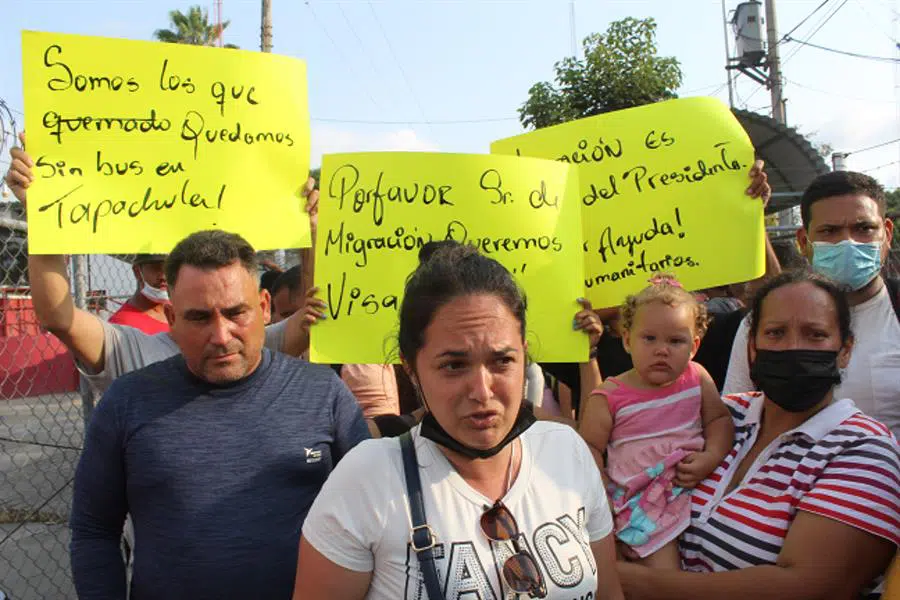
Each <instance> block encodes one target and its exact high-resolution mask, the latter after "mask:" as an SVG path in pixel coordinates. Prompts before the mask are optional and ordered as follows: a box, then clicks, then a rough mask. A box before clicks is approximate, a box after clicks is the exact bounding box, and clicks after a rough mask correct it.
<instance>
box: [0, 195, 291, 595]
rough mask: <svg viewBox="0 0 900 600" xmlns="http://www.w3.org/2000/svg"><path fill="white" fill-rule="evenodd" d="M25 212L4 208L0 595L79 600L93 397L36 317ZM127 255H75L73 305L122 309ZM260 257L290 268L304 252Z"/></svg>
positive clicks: (0, 217)
mask: <svg viewBox="0 0 900 600" xmlns="http://www.w3.org/2000/svg"><path fill="white" fill-rule="evenodd" d="M22 217H23V215H22V214H21V211H20V208H19V205H18V204H6V205H0V592H4V593H5V594H6V595H7V596H8V597H9V598H11V599H12V600H48V599H53V600H55V599H60V600H68V599H74V598H75V589H74V586H73V583H72V576H71V571H70V567H69V539H70V536H69V528H68V520H69V510H70V507H71V502H72V483H73V478H74V474H75V468H76V465H77V462H78V458H79V455H80V450H81V448H82V444H83V437H84V423H85V422H86V421H87V418H88V417H89V415H90V411H91V409H92V407H93V405H94V402H95V401H96V398H95V397H94V396H93V394H92V393H91V391H90V390H89V389H88V388H87V387H86V386H82V385H81V384H80V382H79V378H78V376H77V371H76V369H75V365H74V363H73V361H72V358H71V356H70V355H69V353H68V352H67V351H66V349H65V347H64V346H63V345H62V344H61V343H60V342H59V340H57V339H56V338H55V337H54V336H53V335H51V334H49V333H47V332H45V331H42V330H41V328H40V325H39V323H38V322H37V318H36V317H35V314H34V310H33V307H32V303H31V297H30V293H29V292H30V289H29V287H28V279H27V267H28V265H27V257H28V253H27V246H26V243H25V238H26V228H25V224H24V222H23V220H22ZM129 258H130V257H112V256H105V255H93V256H78V257H72V258H71V259H70V260H69V275H70V280H71V281H72V289H73V294H74V297H75V303H76V305H77V306H79V307H80V308H84V309H86V310H89V311H91V312H93V313H95V314H97V315H98V316H100V317H101V318H104V319H105V318H108V317H109V316H110V315H112V314H113V313H114V312H115V311H116V310H118V309H119V308H120V307H121V306H122V304H123V303H124V302H125V301H126V300H127V299H128V298H129V297H130V296H131V295H132V294H133V293H134V292H135V290H136V289H137V286H138V282H137V280H136V278H135V276H134V274H133V273H132V270H131V265H130V263H129V262H128V259H129ZM259 258H260V260H261V262H263V263H265V264H267V265H270V267H271V266H272V265H277V264H278V263H280V264H281V266H283V267H285V268H287V267H289V266H292V265H294V264H297V262H298V260H299V253H298V252H291V251H288V252H275V251H273V252H260V253H259ZM123 259H124V260H123Z"/></svg>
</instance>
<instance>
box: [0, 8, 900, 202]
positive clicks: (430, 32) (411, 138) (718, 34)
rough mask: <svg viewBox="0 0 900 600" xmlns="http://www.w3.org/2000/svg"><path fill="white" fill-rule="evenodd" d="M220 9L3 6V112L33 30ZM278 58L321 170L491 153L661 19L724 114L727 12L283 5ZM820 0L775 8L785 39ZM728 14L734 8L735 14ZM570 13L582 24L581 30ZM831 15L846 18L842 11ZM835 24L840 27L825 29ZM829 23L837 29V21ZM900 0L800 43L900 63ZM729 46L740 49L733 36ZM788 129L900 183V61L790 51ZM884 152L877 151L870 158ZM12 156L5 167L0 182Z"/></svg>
mask: <svg viewBox="0 0 900 600" xmlns="http://www.w3.org/2000/svg"><path fill="white" fill-rule="evenodd" d="M198 3H199V4H200V5H201V6H202V7H204V8H207V9H208V10H209V12H210V14H211V15H212V14H213V5H214V2H213V0H200V1H199V2H198V1H197V0H194V1H193V2H191V1H182V0H0V15H2V18H0V98H2V99H3V100H5V102H6V103H7V104H8V105H9V107H10V108H11V109H12V110H13V111H14V112H13V114H14V116H15V117H16V118H17V120H18V122H19V124H20V125H19V126H20V127H21V123H22V121H23V113H22V111H24V105H23V100H22V65H21V37H20V33H21V31H22V30H39V31H53V32H64V33H76V34H85V35H98V36H107V37H119V38H130V39H139V40H149V39H152V37H153V31H154V30H155V29H159V28H165V27H167V26H168V11H169V10H171V9H180V10H183V11H186V10H187V8H188V7H189V6H190V5H192V4H198ZM272 4H273V41H274V52H276V53H280V54H284V55H287V56H293V57H297V58H302V59H304V60H305V61H306V62H307V67H308V74H309V102H310V117H311V132H312V163H313V164H312V166H317V165H318V164H320V162H321V156H322V154H324V153H331V152H345V151H374V150H420V151H445V152H473V153H479V152H487V151H488V149H489V145H490V143H491V141H493V140H496V139H499V138H503V137H508V136H511V135H515V134H517V133H521V132H522V131H523V128H522V126H521V125H520V123H519V121H518V112H517V109H518V108H519V107H520V106H521V104H522V103H523V102H524V101H525V99H526V98H527V93H528V89H529V88H530V87H531V86H532V85H533V84H534V83H536V82H538V81H544V80H552V78H553V74H554V71H553V65H554V63H555V62H556V61H558V60H560V59H562V58H564V57H566V56H570V55H571V54H572V39H573V38H572V33H573V32H572V29H573V27H572V25H573V22H574V29H575V36H576V39H577V40H578V43H577V46H578V49H579V51H580V45H581V44H580V40H582V39H583V38H584V37H585V36H587V35H589V34H590V33H593V32H602V31H604V30H605V29H606V27H607V25H608V24H609V23H610V22H611V21H614V20H618V19H622V18H624V17H627V16H632V17H637V18H645V17H653V18H654V19H655V20H656V22H657V25H658V30H657V42H658V49H659V54H660V55H661V56H674V57H675V58H677V59H678V60H679V61H680V63H681V69H682V71H683V74H684V81H683V85H682V87H681V88H680V89H679V91H678V94H679V96H682V97H687V96H698V95H714V96H716V97H718V98H720V99H721V100H722V101H723V102H726V103H727V102H728V92H727V86H726V85H725V82H726V77H727V75H726V71H725V69H724V65H725V61H726V50H725V43H726V42H725V33H724V31H723V18H722V3H721V1H720V0H682V1H679V2H676V1H674V0H627V1H626V0H591V1H587V0H574V2H573V1H571V0H541V1H539V0H532V1H525V0H503V1H500V0H460V1H452V0H443V1H433V0H413V1H401V0H396V1H395V0H382V1H371V2H370V1H367V0H344V1H330V0H309V1H308V2H305V1H302V0H272ZM822 4H823V0H777V25H778V30H779V34H780V35H784V34H785V33H788V32H790V31H791V30H792V29H794V28H795V26H797V25H798V24H800V23H801V22H803V20H804V19H806V18H807V17H809V15H810V14H811V13H813V11H815V10H816V9H817V7H820V5H822ZM725 5H726V11H727V12H729V13H730V12H731V11H732V10H734V8H735V7H736V5H737V2H736V1H735V0H725ZM573 11H574V21H573V19H572V18H571V16H572V13H573ZM835 11H836V12H835ZM829 15H831V16H830V18H829ZM223 17H224V19H226V20H229V21H230V22H231V24H230V26H229V27H228V29H227V30H226V32H225V42H227V43H232V44H236V45H238V46H240V47H241V48H244V49H258V48H259V42H260V1H259V0H223ZM826 19H827V20H826ZM898 19H900V0H825V4H824V6H821V8H819V10H818V12H815V13H814V14H812V16H811V17H809V18H808V19H807V20H806V21H805V22H803V24H802V25H800V27H799V28H797V29H796V30H795V31H794V32H793V33H791V37H792V38H795V39H798V40H807V41H808V42H809V43H813V44H817V45H820V46H825V47H828V48H832V49H837V50H841V51H846V52H853V53H857V54H864V55H868V56H877V57H884V58H887V59H890V58H896V57H898V56H900V53H898V49H897V45H896V42H895V41H894V40H896V39H897V38H898V36H900V21H898ZM728 38H729V42H728V43H729V44H730V45H731V46H732V48H733V43H734V36H733V33H731V31H730V29H729V33H728ZM780 49H781V53H782V61H783V73H784V78H785V81H786V86H785V93H784V95H785V97H786V98H787V119H788V124H789V125H790V126H792V127H795V128H797V130H798V131H800V132H801V133H803V134H805V135H807V136H811V138H812V140H813V142H814V143H816V144H828V145H829V146H831V147H832V148H833V149H834V150H836V151H842V152H850V155H849V157H848V159H847V160H848V168H850V169H853V170H857V171H863V172H868V173H869V174H871V175H872V176H874V177H876V178H878V179H879V180H880V181H881V182H882V183H883V184H884V185H885V186H887V187H889V188H895V187H897V186H898V185H900V143H897V142H894V141H893V140H897V139H898V138H900V104H898V100H900V87H898V86H900V74H898V73H900V71H898V66H897V65H898V63H897V60H893V61H891V60H884V61H878V60H871V59H863V58H857V57H850V56H844V55H840V54H837V53H832V52H827V51H824V50H820V49H817V48H813V47H809V46H801V45H799V44H798V43H796V42H790V41H785V42H783V43H782V44H781V46H780ZM735 105H736V106H737V107H739V108H747V109H750V110H754V111H757V112H760V113H763V114H769V113H770V110H771V107H770V103H769V93H768V91H767V90H766V89H764V88H762V87H761V86H759V85H758V84H756V83H755V82H753V81H751V80H749V79H748V78H746V77H744V76H739V77H738V78H737V80H736V82H735ZM885 142H892V143H888V144H886V145H884V146H882V147H880V148H875V149H872V150H867V149H868V148H870V147H872V146H877V145H880V144H883V143H885ZM7 159H8V156H3V157H0V169H5V167H6V165H5V161H7Z"/></svg>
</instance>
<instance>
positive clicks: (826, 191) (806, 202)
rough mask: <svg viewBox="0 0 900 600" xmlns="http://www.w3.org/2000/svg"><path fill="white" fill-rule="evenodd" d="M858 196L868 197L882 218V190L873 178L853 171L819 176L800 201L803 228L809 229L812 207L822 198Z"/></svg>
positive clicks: (883, 202)
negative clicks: (876, 205)
mask: <svg viewBox="0 0 900 600" xmlns="http://www.w3.org/2000/svg"><path fill="white" fill-rule="evenodd" d="M847 194H858V195H860V196H868V197H869V198H871V199H872V200H874V201H875V203H876V204H878V212H879V214H881V216H884V211H885V199H884V188H883V187H881V184H880V183H878V181H876V180H875V179H874V178H873V177H869V176H868V175H864V174H862V173H856V172H854V171H832V172H831V173H825V174H824V175H819V176H818V177H816V178H815V179H813V182H812V183H810V184H809V187H807V188H806V191H805V192H803V197H802V198H801V199H800V217H801V218H802V219H803V227H804V228H806V229H809V222H810V220H811V219H812V205H813V204H815V203H816V202H818V201H819V200H822V199H823V198H833V197H834V196H846V195H847Z"/></svg>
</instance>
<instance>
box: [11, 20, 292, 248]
mask: <svg viewBox="0 0 900 600" xmlns="http://www.w3.org/2000/svg"><path fill="white" fill-rule="evenodd" d="M22 56H23V72H24V89H25V109H26V110H25V114H26V119H25V122H26V130H27V132H28V151H29V153H30V154H31V156H32V157H33V158H34V161H35V169H34V175H35V184H34V186H33V187H32V188H31V189H30V190H29V202H28V222H29V225H30V227H29V232H28V233H29V248H30V250H31V251H32V252H34V253H38V254H57V253H81V252H84V253H90V252H98V253H99V252H120V253H126V252H158V253H165V252H168V251H169V250H171V249H172V247H173V246H174V245H175V243H176V242H177V241H178V240H180V239H182V238H183V237H185V236H186V235H188V234H190V233H192V232H194V231H197V230H200V229H210V228H218V229H225V230H228V231H234V232H237V233H240V234H242V235H243V236H244V237H246V238H247V239H248V241H249V242H250V243H251V244H253V245H254V246H255V247H256V248H257V249H266V248H293V247H301V246H309V220H308V218H307V217H306V215H305V212H304V209H303V206H304V201H303V199H302V198H301V196H300V190H301V188H302V186H303V184H304V183H305V181H306V178H307V173H308V170H309V116H308V109H307V98H306V67H305V65H304V63H303V62H301V61H299V60H295V59H291V58H286V57H283V56H277V55H269V54H260V53H257V52H246V51H241V50H231V49H227V50H226V49H221V48H206V47H199V46H190V45H182V44H163V43H152V42H136V41H130V40H115V39H106V38H96V37H85V36H74V35H63V34H50V33H38V32H23V34H22Z"/></svg>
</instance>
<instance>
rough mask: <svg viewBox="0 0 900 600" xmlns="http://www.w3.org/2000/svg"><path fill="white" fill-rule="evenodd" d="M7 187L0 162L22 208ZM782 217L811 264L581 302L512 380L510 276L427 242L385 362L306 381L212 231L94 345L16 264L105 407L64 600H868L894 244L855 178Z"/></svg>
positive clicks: (271, 296)
mask: <svg viewBox="0 0 900 600" xmlns="http://www.w3.org/2000/svg"><path fill="white" fill-rule="evenodd" d="M749 175H750V181H751V183H750V185H749V188H748V195H749V196H751V197H752V198H761V199H762V201H763V202H766V201H767V200H768V197H769V196H770V191H771V190H770V188H769V185H768V183H767V181H766V176H765V173H764V170H763V168H762V165H761V163H759V162H757V164H756V165H754V166H753V168H752V169H751V171H750V174H749ZM33 177H34V176H33V163H32V160H31V158H30V157H29V155H28V154H27V152H26V151H25V150H24V149H23V148H15V149H13V150H12V152H11V166H10V169H9V171H8V173H7V175H6V183H7V184H8V186H9V187H10V189H11V190H12V191H13V193H14V195H15V196H16V198H17V199H18V200H19V201H20V202H22V203H23V204H25V203H26V202H27V190H28V188H29V186H30V185H31V183H32V181H33ZM305 195H306V197H307V210H308V212H309V214H310V221H311V224H312V227H313V240H315V228H316V223H317V216H316V213H317V202H318V192H317V191H316V190H315V189H314V182H313V181H311V180H310V181H309V182H308V183H307V186H306V189H305ZM753 201H756V200H753ZM801 213H802V216H803V225H802V227H801V228H800V230H799V232H798V235H797V239H798V245H799V247H800V249H801V250H802V252H803V253H804V254H805V256H806V257H807V258H808V260H809V264H810V268H806V269H799V270H790V271H785V272H781V269H780V266H779V264H778V261H777V258H776V257H775V255H774V252H772V250H771V246H768V244H767V250H768V251H767V269H766V275H765V276H764V277H763V278H761V279H760V280H758V281H753V282H743V283H741V282H738V283H741V285H735V286H727V287H719V288H714V289H710V290H702V291H698V290H685V289H684V288H683V286H682V285H681V284H680V283H679V282H678V280H677V279H676V278H675V277H673V276H671V275H664V274H660V275H658V276H656V277H654V278H653V279H652V280H651V281H648V282H647V286H646V288H645V289H644V290H642V291H641V292H639V293H637V294H635V295H633V296H631V297H629V298H628V299H627V301H626V302H625V304H624V305H623V306H621V307H612V308H603V309H600V310H595V309H594V307H592V306H591V305H590V303H589V302H588V301H586V300H584V299H579V302H580V305H581V307H580V309H579V310H578V312H577V313H576V314H575V315H574V316H573V322H572V326H573V328H575V329H578V330H581V331H583V332H584V333H585V344H587V345H589V346H590V359H589V360H588V361H587V362H585V363H581V364H571V365H564V364H543V363H542V364H537V363H534V362H533V361H531V360H530V358H529V354H528V344H527V341H526V335H525V332H526V331H527V324H526V313H527V299H526V297H525V294H524V293H523V292H522V290H521V289H520V288H519V286H518V285H517V284H516V281H515V279H514V277H513V275H512V274H511V273H510V272H509V271H508V270H507V269H505V268H504V267H503V266H502V265H500V264H499V263H498V262H497V261H495V260H493V259H491V258H488V257H486V256H483V255H481V254H480V253H479V252H478V251H477V250H476V249H474V248H473V247H471V246H467V245H460V244H456V243H453V242H437V243H431V244H428V245H426V247H425V248H423V249H422V251H421V253H420V256H419V265H418V267H417V268H416V269H415V271H414V272H413V273H412V274H411V275H410V276H409V278H408V280H407V283H406V287H405V290H404V294H403V299H402V302H401V306H400V309H399V313H398V335H397V347H398V349H399V352H398V354H399V359H400V365H396V366H395V365H354V364H345V365H315V364H311V363H309V362H307V361H306V360H304V359H303V357H304V355H305V353H306V351H307V349H308V346H309V336H310V330H311V328H312V327H315V324H316V323H317V322H319V321H320V320H322V319H324V318H326V311H325V306H324V303H323V301H322V300H321V299H320V297H319V295H318V290H317V289H316V288H315V287H313V285H312V272H313V266H314V265H313V258H312V252H311V251H309V252H307V253H306V254H305V255H304V260H303V262H302V263H301V267H299V268H294V269H289V270H287V271H285V272H284V273H281V274H279V275H278V276H277V277H272V278H271V281H266V282H261V281H260V277H259V275H260V274H259V270H260V269H259V263H258V261H257V258H256V253H255V252H254V249H253V248H252V247H251V246H250V245H249V244H248V243H247V242H246V241H245V240H243V239H242V238H241V237H240V236H239V235H236V234H233V233H227V232H223V231H215V230H213V231H201V232H197V233H194V234H191V235H190V236H188V237H187V238H185V239H184V240H182V241H181V242H179V243H178V244H177V245H176V246H175V248H173V249H172V251H171V253H170V254H168V256H165V257H163V256H159V255H140V256H138V257H136V259H135V261H134V264H133V270H134V275H135V281H136V287H137V291H136V293H135V294H134V296H132V297H131V298H130V299H129V300H128V302H127V303H126V304H125V305H123V307H122V309H121V310H120V311H119V312H117V313H116V315H114V317H113V318H111V319H110V320H109V321H105V320H103V319H101V318H99V317H98V316H96V315H95V314H92V313H90V312H87V311H84V310H81V309H78V308H77V307H75V305H74V302H73V300H72V298H71V295H70V291H69V290H70V288H69V283H68V280H67V277H66V263H65V260H64V257H61V256H40V255H32V256H30V257H29V277H30V283H31V288H32V298H33V303H34V308H35V311H36V313H37V315H38V318H39V320H40V321H41V324H42V325H43V326H44V327H45V328H46V329H47V330H49V331H50V332H51V333H53V334H54V335H56V336H57V337H58V338H59V339H60V340H61V341H62V342H63V343H64V344H65V345H66V346H67V347H68V348H69V350H70V351H71V352H72V354H73V356H74V358H75V360H76V364H77V366H78V368H79V370H80V371H81V373H82V375H83V376H84V377H85V378H86V379H87V380H88V381H89V382H90V384H91V385H92V386H94V387H95V389H97V390H98V391H100V392H102V393H103V397H102V400H101V401H100V403H99V404H98V406H97V408H96V409H95V411H94V414H93V415H92V417H91V420H90V422H89V424H88V426H87V431H86V436H85V447H84V450H83V453H82V456H81V459H80V461H79V465H78V468H77V472H76V476H75V490H74V499H73V506H72V516H71V530H72V542H71V562H72V573H73V577H74V580H75V586H76V590H77V593H78V595H79V598H81V599H82V600H95V599H123V598H126V597H131V598H174V599H178V598H185V599H202V598H262V599H269V598H271V599H273V600H274V599H286V598H289V597H291V596H292V595H293V598H294V599H295V600H300V599H309V600H325V599H331V598H341V599H344V598H346V599H348V600H356V599H358V600H362V599H364V598H365V599H385V600H387V599H391V600H395V599H417V600H419V599H426V598H427V599H429V600H438V599H439V598H464V597H471V598H500V597H503V598H513V597H532V598H545V597H546V598H565V599H572V598H604V599H606V598H610V599H618V598H635V599H639V600H640V599H652V598H667V599H668V598H673V599H674V598H759V597H766V598H785V599H791V600H794V599H802V598H810V599H811V598H877V597H879V596H880V595H881V594H882V592H883V591H884V589H885V585H886V577H885V575H886V573H887V572H888V567H889V565H890V564H891V562H892V561H893V560H894V557H895V555H896V552H897V547H898V544H900V448H898V443H897V438H896V435H897V434H900V285H898V282H896V281H893V280H889V279H887V278H884V277H882V275H881V266H882V264H883V263H884V261H885V258H886V256H887V252H888V250H889V248H890V243H891V239H892V236H893V224H892V222H891V221H890V219H888V218H886V216H885V197H884V190H883V189H882V188H881V186H880V185H879V184H878V183H877V182H876V181H875V180H873V179H872V178H870V177H868V176H866V175H862V174H858V173H852V172H833V173H829V174H826V175H822V176H820V177H819V178H817V179H816V180H815V181H813V183H812V184H811V185H810V186H809V188H808V189H807V190H806V192H805V193H804V195H803V198H802V200H801ZM362 334H364V333H361V335H362ZM723 394H724V395H723ZM370 438H373V439H370ZM126 522H128V523H130V525H129V526H128V527H126V526H125V524H126ZM123 528H124V530H125V537H126V539H127V540H128V544H127V545H128V549H127V551H125V552H123V549H122V537H123ZM894 585H898V584H894Z"/></svg>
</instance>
